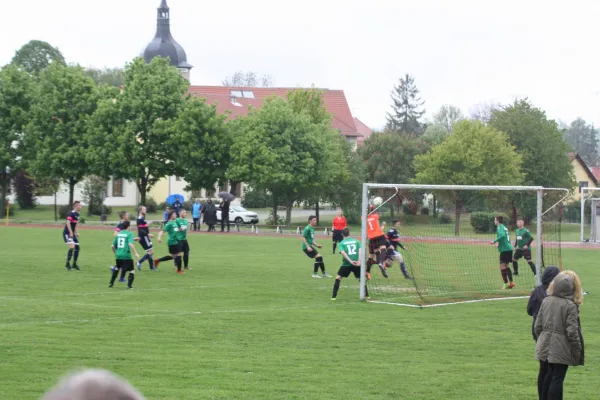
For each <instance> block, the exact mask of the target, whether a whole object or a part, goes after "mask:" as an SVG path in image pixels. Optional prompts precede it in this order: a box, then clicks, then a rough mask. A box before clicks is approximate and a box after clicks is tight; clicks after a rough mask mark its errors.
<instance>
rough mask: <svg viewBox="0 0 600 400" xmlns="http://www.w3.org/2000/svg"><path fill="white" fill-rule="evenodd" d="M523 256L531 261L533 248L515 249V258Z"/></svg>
mask: <svg viewBox="0 0 600 400" xmlns="http://www.w3.org/2000/svg"><path fill="white" fill-rule="evenodd" d="M522 257H525V260H526V261H531V250H530V249H527V250H523V249H517V250H515V256H514V259H515V260H518V259H520V258H522Z"/></svg>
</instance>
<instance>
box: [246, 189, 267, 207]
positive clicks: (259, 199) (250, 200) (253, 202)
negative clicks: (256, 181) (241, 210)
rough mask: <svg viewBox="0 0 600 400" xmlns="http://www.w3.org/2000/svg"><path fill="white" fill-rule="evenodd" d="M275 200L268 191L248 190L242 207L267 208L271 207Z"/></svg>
mask: <svg viewBox="0 0 600 400" xmlns="http://www.w3.org/2000/svg"><path fill="white" fill-rule="evenodd" d="M272 202H273V200H272V199H271V195H270V194H268V193H267V191H266V190H258V189H254V188H248V190H246V192H245V193H244V198H243V199H242V206H243V207H246V208H266V207H270V206H271V204H272Z"/></svg>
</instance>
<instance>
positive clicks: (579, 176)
mask: <svg viewBox="0 0 600 400" xmlns="http://www.w3.org/2000/svg"><path fill="white" fill-rule="evenodd" d="M571 164H572V165H573V172H574V173H575V181H576V182H577V188H576V189H575V193H573V200H580V199H581V193H579V182H587V183H588V187H591V188H595V187H597V186H596V184H595V183H594V182H593V181H592V180H591V179H590V177H589V176H588V174H587V172H586V171H585V168H584V167H583V165H581V163H580V162H579V161H578V160H577V159H576V158H574V159H573V161H571Z"/></svg>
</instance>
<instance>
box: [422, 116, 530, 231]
mask: <svg viewBox="0 0 600 400" xmlns="http://www.w3.org/2000/svg"><path fill="white" fill-rule="evenodd" d="M521 159H522V157H521V156H520V155H519V154H517V153H516V151H515V148H514V146H512V145H511V144H510V142H509V141H508V136H507V135H506V134H504V133H502V132H500V131H498V130H496V129H493V128H491V127H488V126H485V125H483V124H482V123H481V122H478V121H475V122H474V121H461V122H458V123H457V124H456V125H454V128H453V130H452V134H450V135H449V136H448V137H447V138H446V140H445V141H444V142H442V143H440V144H438V145H436V146H434V147H433V148H432V149H431V151H430V152H428V153H427V154H423V155H417V156H416V157H415V171H416V176H415V178H414V179H413V181H414V182H415V183H421V184H438V185H504V186H506V185H519V184H520V183H521V182H522V179H523V176H522V174H521ZM436 194H437V195H438V196H441V197H444V198H445V199H446V200H447V201H448V200H450V201H452V202H453V203H454V207H455V234H456V236H458V235H459V234H460V232H459V227H460V215H461V212H462V210H463V208H464V206H465V205H467V204H468V202H469V201H471V200H472V199H473V194H474V193H473V192H468V191H458V190H456V191H439V192H438V193H436ZM494 196H498V194H494Z"/></svg>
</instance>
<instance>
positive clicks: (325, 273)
mask: <svg viewBox="0 0 600 400" xmlns="http://www.w3.org/2000/svg"><path fill="white" fill-rule="evenodd" d="M323 278H331V275H329V274H328V273H327V272H323Z"/></svg>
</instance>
